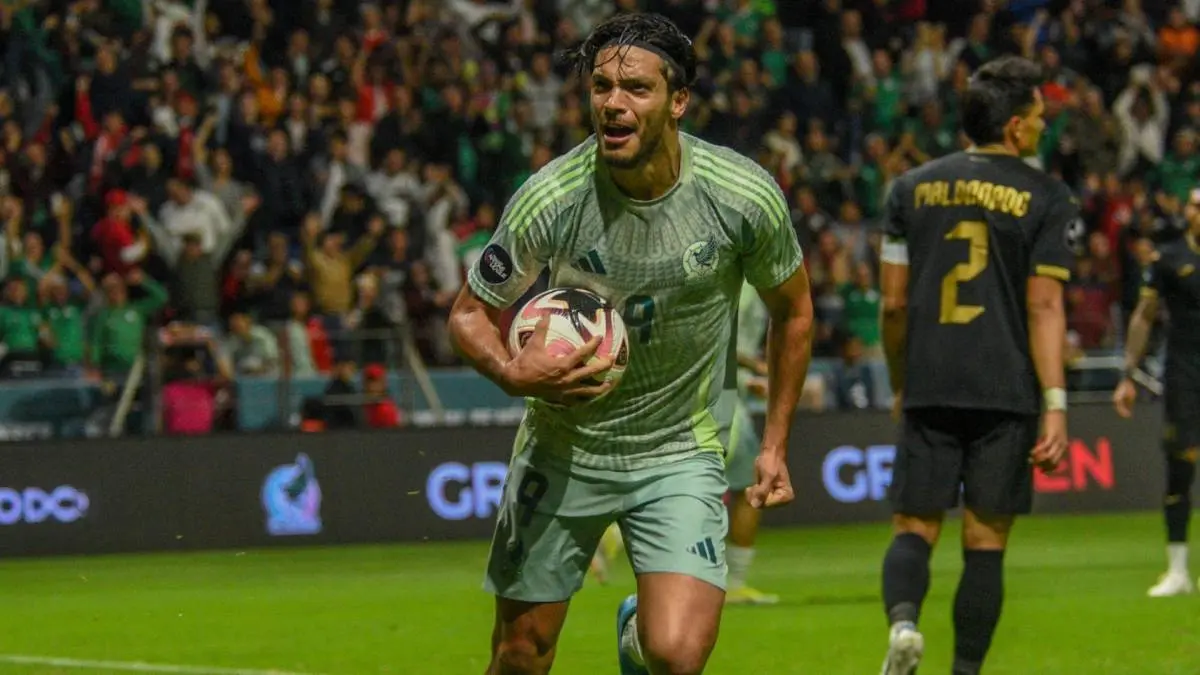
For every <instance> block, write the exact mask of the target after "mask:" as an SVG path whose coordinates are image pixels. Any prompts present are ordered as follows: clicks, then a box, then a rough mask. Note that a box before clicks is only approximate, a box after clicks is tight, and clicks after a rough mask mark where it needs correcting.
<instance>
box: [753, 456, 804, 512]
mask: <svg viewBox="0 0 1200 675" xmlns="http://www.w3.org/2000/svg"><path fill="white" fill-rule="evenodd" d="M795 498H796V493H795V491H793V490H792V478H791V476H789V475H788V469H787V462H786V460H785V459H784V458H783V456H782V455H781V454H779V453H774V452H764V453H762V454H760V455H759V456H758V459H757V460H755V462H754V485H751V486H750V487H748V488H746V501H748V502H750V505H751V506H753V507H754V508H756V509H769V508H772V507H775V506H783V505H784V504H787V503H788V502H790V501H792V500H793V499H795Z"/></svg>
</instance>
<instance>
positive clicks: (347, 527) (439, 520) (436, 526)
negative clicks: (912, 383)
mask: <svg viewBox="0 0 1200 675" xmlns="http://www.w3.org/2000/svg"><path fill="white" fill-rule="evenodd" d="M760 424H761V421H760ZM1160 428H1161V422H1160V416H1159V414H1158V413H1157V411H1156V409H1155V408H1153V407H1150V406H1145V407H1143V408H1141V409H1139V411H1138V419H1137V421H1136V422H1126V421H1123V420H1120V419H1118V418H1117V417H1116V416H1115V415H1113V414H1112V412H1111V409H1109V408H1108V407H1106V406H1096V407H1076V409H1075V410H1073V411H1072V413H1071V435H1072V439H1073V440H1072V442H1071V448H1070V452H1069V453H1068V457H1067V461H1066V462H1065V463H1064V466H1063V467H1062V469H1061V470H1059V471H1058V472H1056V473H1054V474H1053V475H1043V474H1040V473H1039V474H1038V475H1037V478H1036V482H1035V487H1036V490H1037V496H1036V507H1035V508H1036V512H1038V513H1064V512H1089V511H1108V510H1136V509H1150V508H1157V506H1158V505H1159V504H1160V503H1161V499H1162V489H1163V480H1164V478H1163V476H1164V473H1163V472H1164V468H1163V457H1162V453H1161V452H1160V451H1159V449H1158V445H1159V435H1160V434H1159V429H1160ZM514 433H515V429H513V428H511V427H458V428H453V429H414V430H401V431H364V432H342V433H336V434H333V433H331V434H300V433H292V434H266V433H264V434H235V435H229V436H213V437H196V438H148V439H145V438H144V439H117V440H89V441H70V440H52V441H40V442H38V443H36V444H33V443H8V444H4V445H3V446H0V467H2V470H0V556H15V555H55V554H75V553H106V552H123V551H150V550H190V549H202V548H239V547H259V546H274V545H321V544H337V543H366V542H388V541H409V542H422V541H444V540H454V539H486V538H487V537H489V536H490V535H491V531H492V526H493V523H494V521H495V517H496V510H497V508H498V506H499V504H500V499H501V495H502V492H503V488H504V477H505V472H506V469H507V462H508V457H509V454H510V452H511V447H510V446H511V442H512V438H513V435H514ZM895 438H896V428H895V425H894V424H893V422H892V421H891V419H890V417H889V416H888V415H886V414H883V413H871V412H868V413H861V414H827V415H812V416H808V415H805V416H801V417H799V418H797V421H796V424H795V428H794V429H793V430H792V434H791V450H790V452H789V468H790V471H791V476H792V480H793V483H794V485H795V488H796V501H795V503H793V504H791V505H789V506H787V507H784V508H782V509H778V510H774V511H771V512H769V514H768V516H767V518H766V522H767V523H768V524H770V525H783V526H786V525H802V524H818V523H836V522H870V521H876V522H878V521H884V520H886V519H887V518H888V515H889V509H888V506H887V503H886V501H885V494H886V490H887V486H888V484H889V483H890V482H891V468H892V460H893V457H894V455H895V445H894V443H895Z"/></svg>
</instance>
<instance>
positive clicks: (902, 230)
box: [879, 179, 908, 265]
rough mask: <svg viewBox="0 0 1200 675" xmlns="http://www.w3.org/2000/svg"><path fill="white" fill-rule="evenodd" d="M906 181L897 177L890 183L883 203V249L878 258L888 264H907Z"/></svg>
mask: <svg viewBox="0 0 1200 675" xmlns="http://www.w3.org/2000/svg"><path fill="white" fill-rule="evenodd" d="M905 185H906V182H905V181H903V180H901V179H897V180H896V181H895V182H894V183H892V189H891V191H890V192H888V196H887V202H886V203H885V204H884V214H883V250H882V251H881V252H880V256H879V259H880V260H881V261H882V262H885V263H887V264H889V265H908V225H907V220H906V218H907V216H906V214H905V213H904V192H905V187H904V186H905Z"/></svg>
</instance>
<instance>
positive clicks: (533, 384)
mask: <svg viewBox="0 0 1200 675" xmlns="http://www.w3.org/2000/svg"><path fill="white" fill-rule="evenodd" d="M508 349H509V353H510V354H512V355H513V359H512V361H510V362H509V364H508V378H507V379H508V382H509V385H510V388H511V389H512V390H513V393H515V394H517V395H520V396H529V397H533V398H539V399H542V400H544V401H547V402H550V403H555V404H561V405H576V404H579V403H585V402H588V401H592V400H595V399H597V398H600V397H602V396H604V395H605V394H607V393H608V392H610V391H612V389H613V388H614V387H615V386H616V385H617V383H618V382H619V381H620V378H621V375H622V374H623V373H624V371H625V366H626V364H627V362H628V358H629V357H628V354H629V351H628V350H629V347H628V342H627V339H626V333H625V324H624V322H623V321H622V320H621V318H620V315H619V314H617V313H616V312H615V311H613V310H612V308H611V307H610V306H609V305H608V303H607V302H605V301H604V300H603V299H602V298H600V297H599V296H597V295H595V294H593V293H591V292H589V291H584V290H582V289H552V290H550V291H546V292H545V293H542V294H540V295H538V296H536V297H535V298H533V299H532V300H530V301H529V302H528V303H526V304H525V305H524V306H523V307H522V308H521V309H520V311H519V312H518V313H517V316H516V318H515V319H514V320H513V324H512V327H511V328H510V329H509V336H508Z"/></svg>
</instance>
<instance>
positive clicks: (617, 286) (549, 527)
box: [450, 14, 812, 675]
mask: <svg viewBox="0 0 1200 675" xmlns="http://www.w3.org/2000/svg"><path fill="white" fill-rule="evenodd" d="M576 56H577V58H578V62H577V63H578V66H579V69H580V72H581V74H582V75H583V77H584V80H585V81H586V82H587V83H588V87H589V90H590V97H591V99H590V100H591V113H592V123H593V126H594V130H595V135H594V136H592V137H590V138H588V139H587V140H586V141H584V142H583V143H581V144H580V145H579V146H577V147H576V148H574V149H572V150H571V151H569V152H568V153H567V154H566V155H564V156H562V157H560V158H558V159H556V160H554V161H553V162H551V163H550V164H549V165H547V166H546V167H545V168H543V169H542V170H540V171H539V172H538V173H537V174H535V175H534V176H533V177H532V178H531V179H530V180H529V181H528V182H526V183H525V185H524V186H522V188H521V189H520V190H519V191H518V193H517V194H516V195H515V196H514V197H513V199H512V200H511V201H510V202H509V204H508V205H507V206H506V208H505V210H504V213H503V215H502V216H501V219H500V223H499V227H498V228H497V230H496V232H495V234H494V235H493V238H492V240H491V242H490V243H489V244H488V246H487V248H486V249H485V250H484V252H483V254H482V256H481V257H480V259H479V262H478V263H477V264H476V265H474V266H472V267H471V269H470V270H469V272H468V283H467V285H466V287H465V288H464V289H463V291H462V292H461V293H460V295H459V297H458V299H457V301H456V302H455V305H454V308H453V309H452V311H451V316H450V332H451V335H452V337H453V339H454V342H455V345H456V347H457V349H458V350H459V352H460V353H461V354H462V355H463V356H464V358H466V359H467V360H468V361H469V362H470V363H471V364H473V365H474V367H475V368H476V369H477V370H478V371H479V372H480V373H482V374H484V375H485V376H486V377H488V378H490V379H491V380H492V381H494V382H496V383H497V384H498V385H499V386H500V387H502V388H503V389H504V390H505V391H506V392H508V393H510V394H512V395H516V396H524V397H527V398H528V399H529V402H528V404H527V405H528V407H527V410H526V415H525V419H524V421H523V423H522V426H521V429H520V431H519V432H518V434H517V439H516V442H515V447H514V453H513V458H512V461H511V463H510V468H509V475H508V478H507V481H506V486H505V492H504V499H503V503H502V504H501V508H500V514H499V516H498V518H497V524H496V534H495V537H494V539H493V542H492V551H491V556H490V559H489V562H488V569H487V575H486V582H485V587H486V588H487V589H488V590H489V591H491V592H492V593H494V594H495V596H496V618H495V621H496V623H495V629H494V631H493V635H492V660H491V663H490V665H489V666H488V671H487V672H488V673H490V674H493V675H495V674H505V675H510V674H525V673H546V672H549V670H550V667H551V664H552V663H553V660H554V655H555V645H556V643H557V641H558V636H559V632H560V631H561V629H562V626H563V622H564V619H565V618H566V614H567V605H568V602H569V600H570V599H571V597H572V596H573V595H574V594H575V592H576V591H578V590H579V588H580V587H581V585H582V583H583V580H584V578H585V576H586V574H587V569H588V564H589V562H590V561H591V559H592V556H593V554H594V553H595V551H596V546H597V543H598V541H599V540H600V537H601V535H602V533H603V532H604V530H605V528H607V527H608V525H609V524H610V523H612V522H614V521H616V522H618V523H619V524H620V527H621V529H622V532H623V534H624V539H625V546H626V549H627V553H628V555H629V558H630V562H631V564H632V567H633V570H634V573H635V575H636V576H637V595H634V596H630V597H629V598H627V599H626V601H625V602H623V603H622V604H621V606H620V608H619V609H618V613H617V634H618V639H617V643H618V657H619V659H620V663H621V672H622V673H624V674H625V675H633V674H643V675H644V674H647V673H649V674H653V675H659V674H663V673H671V674H673V675H683V674H687V673H699V672H701V671H702V670H703V669H704V666H705V664H706V662H707V660H708V657H709V654H710V653H711V651H712V648H713V645H714V643H715V641H716V637H717V631H718V626H719V623H720V617H721V609H722V607H723V605H724V596H725V593H724V588H725V579H726V565H725V551H724V549H725V546H724V539H725V535H726V531H727V529H728V517H727V515H726V512H725V507H724V504H723V503H722V497H723V495H724V493H725V491H726V486H727V484H726V480H725V473H724V470H725V467H724V462H723V458H722V456H723V454H724V443H723V440H724V439H722V438H721V429H722V424H723V422H722V420H724V419H726V416H727V415H729V414H730V413H731V412H732V411H733V406H734V402H735V399H736V396H737V395H736V391H735V376H736V366H737V364H736V359H735V356H734V353H733V351H734V350H733V346H734V341H733V335H732V331H733V325H734V321H735V315H736V312H737V303H738V296H739V293H740V290H741V286H742V283H743V279H745V280H748V281H749V282H750V283H751V284H753V285H754V287H755V288H756V289H758V291H759V293H760V295H761V296H762V298H763V300H764V302H765V303H766V305H767V308H768V312H769V314H770V317H771V328H770V335H769V337H768V357H767V362H768V365H769V375H768V377H769V379H770V386H769V387H768V390H769V400H768V403H767V407H768V410H767V422H766V427H765V430H764V434H763V443H762V447H761V450H760V452H759V454H758V457H757V459H756V460H755V476H756V481H755V484H754V485H753V486H751V487H750V489H749V492H748V496H749V499H750V502H751V504H752V505H753V506H755V507H759V508H762V507H770V506H774V505H777V504H783V503H786V502H788V501H790V500H791V499H792V498H793V496H794V495H793V493H792V487H791V482H790V479H789V477H788V473H787V466H786V463H785V460H786V451H787V439H788V431H789V427H790V424H791V419H792V414H793V412H794V410H795V407H796V403H797V400H798V398H799V396H800V391H801V386H802V385H803V382H804V379H805V374H806V371H807V367H808V361H809V351H810V349H809V347H810V338H811V328H812V302H811V298H810V292H809V285H808V278H807V276H806V274H805V272H804V269H803V265H802V256H801V253H800V248H799V245H798V244H797V242H796V237H795V234H794V233H793V231H792V229H791V226H790V221H789V218H788V211H787V207H786V203H785V200H784V197H783V194H782V193H781V192H780V190H779V188H778V187H777V186H776V185H775V183H774V182H773V181H772V179H771V178H770V176H769V174H767V173H766V172H765V171H763V170H762V169H761V168H760V167H759V166H758V165H757V164H756V163H754V162H753V161H751V160H749V159H747V158H745V157H742V156H741V155H738V154H737V153H735V152H733V151H731V150H728V149H725V148H721V147H717V146H714V145H710V144H708V143H705V142H702V141H700V140H698V139H696V138H693V137H691V136H688V135H686V134H683V133H681V132H680V130H679V121H680V118H681V117H683V115H684V113H685V112H686V111H687V108H688V102H689V84H690V82H691V81H692V78H693V77H694V75H695V69H696V56H695V52H694V50H693V47H692V43H691V41H690V40H689V39H688V38H687V36H685V35H684V34H683V33H681V32H680V31H679V29H678V28H677V27H675V26H674V25H673V24H671V23H670V22H669V21H667V20H666V19H663V18H661V17H658V16H655V15H646V14H621V15H618V16H616V17H614V18H612V19H610V20H609V21H606V22H605V23H603V24H601V25H600V26H598V27H597V28H596V29H595V31H594V32H593V33H592V34H591V35H590V36H589V37H588V38H587V40H585V41H584V43H583V44H582V45H581V46H580V47H579V49H578V50H577V52H576ZM547 266H548V267H549V269H550V274H551V284H550V285H551V286H552V287H564V286H574V287H584V288H587V289H590V290H591V291H593V292H595V293H597V294H599V295H601V296H603V297H604V298H606V299H607V300H608V301H609V302H610V303H611V304H612V305H613V306H614V307H616V308H618V309H619V310H620V311H621V312H622V315H623V316H624V318H625V322H626V325H627V327H628V329H629V335H630V353H629V365H628V368H627V370H626V371H625V374H624V378H623V379H622V381H621V383H620V385H619V386H617V387H616V388H615V389H612V390H611V391H609V388H610V386H611V385H609V384H604V385H601V386H594V385H592V384H589V378H591V377H592V376H594V375H595V374H597V373H599V372H602V371H603V370H604V369H605V368H607V367H608V365H609V364H607V363H605V362H603V361H602V360H599V359H597V360H594V361H593V360H591V357H592V354H594V352H595V349H596V346H597V341H596V340H595V339H593V340H592V341H591V342H589V343H588V344H587V345H586V346H584V347H582V348H580V349H579V350H577V351H576V352H575V353H573V354H571V355H569V356H566V357H553V356H551V355H550V354H549V353H548V352H547V350H546V349H545V346H544V339H545V330H546V329H545V326H546V322H542V324H541V325H540V326H539V328H538V331H537V332H536V333H535V334H534V336H533V337H532V338H530V340H529V342H528V343H527V345H526V346H525V347H524V348H523V349H522V350H521V351H520V352H519V353H518V354H515V355H514V354H509V353H508V351H507V350H506V349H505V346H504V344H505V340H504V339H503V336H502V335H501V334H500V330H499V328H498V325H499V317H500V312H501V311H502V310H503V309H504V308H505V307H507V306H508V305H510V304H512V303H513V302H515V301H516V300H517V299H518V298H519V297H520V296H521V294H522V293H523V292H524V290H525V289H526V288H527V287H528V286H529V285H530V284H531V283H533V281H534V280H535V279H536V278H537V276H538V275H539V274H540V273H541V271H542V270H543V269H544V268H546V267H547ZM599 394H606V395H604V396H602V397H600V398H596V396H597V395H599ZM548 401H549V402H555V403H558V404H564V403H565V404H567V405H566V406H565V407H563V406H561V405H548V404H547V402H548Z"/></svg>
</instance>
